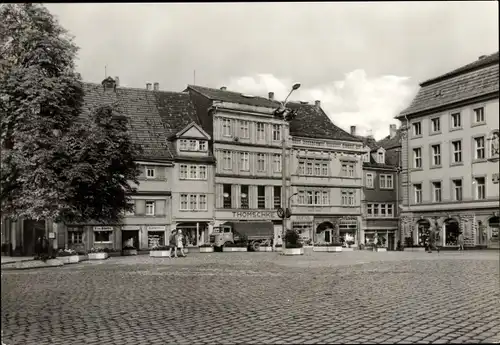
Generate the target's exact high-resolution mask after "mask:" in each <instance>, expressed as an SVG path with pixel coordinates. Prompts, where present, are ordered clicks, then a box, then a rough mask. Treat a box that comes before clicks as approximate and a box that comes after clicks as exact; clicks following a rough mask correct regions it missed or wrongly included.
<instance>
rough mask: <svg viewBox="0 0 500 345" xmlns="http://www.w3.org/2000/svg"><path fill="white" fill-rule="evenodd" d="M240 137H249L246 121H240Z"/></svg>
mask: <svg viewBox="0 0 500 345" xmlns="http://www.w3.org/2000/svg"><path fill="white" fill-rule="evenodd" d="M240 137H242V138H250V130H249V128H248V121H241V122H240Z"/></svg>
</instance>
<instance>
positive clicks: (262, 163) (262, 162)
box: [257, 153, 266, 171]
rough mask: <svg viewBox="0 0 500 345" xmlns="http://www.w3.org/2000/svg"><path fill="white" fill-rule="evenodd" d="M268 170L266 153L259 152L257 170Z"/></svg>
mask: <svg viewBox="0 0 500 345" xmlns="http://www.w3.org/2000/svg"><path fill="white" fill-rule="evenodd" d="M265 170H266V155H265V154H263V153H258V154H257V171H265Z"/></svg>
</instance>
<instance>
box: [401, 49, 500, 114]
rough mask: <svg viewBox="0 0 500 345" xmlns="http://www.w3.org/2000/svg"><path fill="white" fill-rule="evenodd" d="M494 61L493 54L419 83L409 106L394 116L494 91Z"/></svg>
mask: <svg viewBox="0 0 500 345" xmlns="http://www.w3.org/2000/svg"><path fill="white" fill-rule="evenodd" d="M498 62H499V57H498V53H495V54H492V55H490V56H488V57H485V58H483V59H481V60H478V61H475V62H473V63H471V64H468V65H466V66H463V67H460V68H458V69H456V70H454V71H452V72H450V73H446V74H444V75H442V76H440V77H438V78H434V79H431V80H428V81H426V82H424V83H422V84H421V88H420V90H419V91H418V94H417V95H416V96H415V98H414V99H413V101H412V103H411V105H410V106H409V107H408V108H407V109H405V110H403V111H402V112H401V113H400V114H399V115H398V116H397V117H396V118H398V119H402V118H403V117H404V116H405V115H412V114H416V113H419V112H422V111H426V110H431V109H434V108H438V107H444V106H450V107H451V106H453V104H454V103H457V102H460V101H465V100H468V99H473V98H476V97H481V96H485V95H489V94H493V93H498V90H499V88H498V81H499V79H498ZM497 97H498V96H497Z"/></svg>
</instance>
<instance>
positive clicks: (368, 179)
mask: <svg viewBox="0 0 500 345" xmlns="http://www.w3.org/2000/svg"><path fill="white" fill-rule="evenodd" d="M366 187H367V188H373V174H371V173H367V174H366Z"/></svg>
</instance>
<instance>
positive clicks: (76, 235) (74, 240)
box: [68, 228, 83, 245]
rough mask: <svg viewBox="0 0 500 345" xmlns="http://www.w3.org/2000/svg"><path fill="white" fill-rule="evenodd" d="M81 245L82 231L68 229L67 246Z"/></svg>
mask: <svg viewBox="0 0 500 345" xmlns="http://www.w3.org/2000/svg"><path fill="white" fill-rule="evenodd" d="M82 243H83V229H74V228H73V229H71V230H69V229H68V244H69V245H72V244H82Z"/></svg>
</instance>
